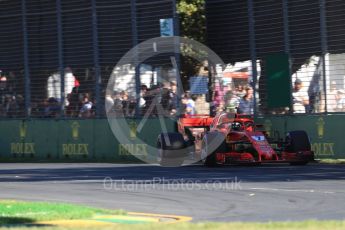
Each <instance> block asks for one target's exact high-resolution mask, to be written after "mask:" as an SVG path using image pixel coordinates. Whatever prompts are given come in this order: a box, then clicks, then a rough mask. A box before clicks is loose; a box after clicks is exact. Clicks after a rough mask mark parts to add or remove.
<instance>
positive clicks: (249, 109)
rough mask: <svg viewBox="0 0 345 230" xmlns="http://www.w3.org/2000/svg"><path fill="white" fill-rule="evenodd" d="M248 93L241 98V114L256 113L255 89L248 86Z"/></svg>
mask: <svg viewBox="0 0 345 230" xmlns="http://www.w3.org/2000/svg"><path fill="white" fill-rule="evenodd" d="M245 91H246V94H245V95H244V96H243V97H242V98H241V99H240V102H239V105H238V108H237V113H239V114H253V113H254V98H253V89H252V88H251V87H249V86H248V87H246V89H245Z"/></svg>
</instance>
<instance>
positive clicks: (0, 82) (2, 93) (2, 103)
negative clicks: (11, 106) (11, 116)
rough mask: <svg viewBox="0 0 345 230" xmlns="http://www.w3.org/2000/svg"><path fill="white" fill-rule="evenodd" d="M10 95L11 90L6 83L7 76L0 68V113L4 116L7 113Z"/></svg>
mask: <svg viewBox="0 0 345 230" xmlns="http://www.w3.org/2000/svg"><path fill="white" fill-rule="evenodd" d="M11 96H12V92H11V91H10V89H9V87H8V84H7V77H6V76H5V75H4V74H3V72H2V71H1V70H0V115H1V116H6V115H7V109H6V107H7V104H8V103H9V101H10V99H9V97H11Z"/></svg>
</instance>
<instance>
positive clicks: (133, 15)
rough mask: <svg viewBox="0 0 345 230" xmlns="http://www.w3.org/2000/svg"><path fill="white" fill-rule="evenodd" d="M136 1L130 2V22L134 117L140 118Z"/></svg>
mask: <svg viewBox="0 0 345 230" xmlns="http://www.w3.org/2000/svg"><path fill="white" fill-rule="evenodd" d="M136 4H137V3H136V0H131V22H132V44H133V47H134V49H135V50H134V55H135V57H134V59H135V91H136V108H135V116H136V117H139V116H140V85H141V83H140V63H138V50H137V48H136V46H137V45H138V29H137V6H136Z"/></svg>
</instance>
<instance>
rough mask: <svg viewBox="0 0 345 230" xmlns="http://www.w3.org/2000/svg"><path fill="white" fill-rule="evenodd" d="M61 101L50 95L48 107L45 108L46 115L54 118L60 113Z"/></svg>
mask: <svg viewBox="0 0 345 230" xmlns="http://www.w3.org/2000/svg"><path fill="white" fill-rule="evenodd" d="M60 111H61V108H60V103H59V101H58V100H57V99H56V98H54V97H50V98H48V100H47V103H46V107H45V109H44V117H46V118H54V117H58V116H59V115H60Z"/></svg>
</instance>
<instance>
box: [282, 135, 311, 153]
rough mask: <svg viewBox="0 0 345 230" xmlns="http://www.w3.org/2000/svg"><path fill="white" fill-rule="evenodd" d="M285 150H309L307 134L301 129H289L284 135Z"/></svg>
mask: <svg viewBox="0 0 345 230" xmlns="http://www.w3.org/2000/svg"><path fill="white" fill-rule="evenodd" d="M286 142H287V143H288V144H287V146H286V151H287V152H300V151H311V144H310V140H309V136H308V134H307V133H306V132H305V131H303V130H297V131H291V132H288V133H287V135H286Z"/></svg>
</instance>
